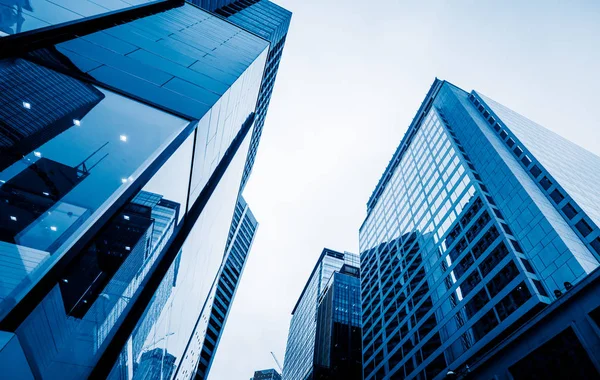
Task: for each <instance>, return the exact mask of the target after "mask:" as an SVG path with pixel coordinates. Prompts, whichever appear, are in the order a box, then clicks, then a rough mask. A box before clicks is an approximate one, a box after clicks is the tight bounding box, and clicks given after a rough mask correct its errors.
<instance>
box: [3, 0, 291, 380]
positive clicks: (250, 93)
mask: <svg viewBox="0 0 600 380" xmlns="http://www.w3.org/2000/svg"><path fill="white" fill-rule="evenodd" d="M101 3H102V4H100V3H98V2H91V1H81V2H72V1H66V0H56V1H52V2H48V1H37V2H30V1H17V2H9V3H7V4H5V5H0V15H1V16H0V31H2V33H1V34H0V119H2V121H1V122H0V156H1V158H0V333H1V334H0V337H1V338H2V342H0V344H1V345H2V347H3V349H2V356H0V370H1V371H2V372H3V373H15V371H17V372H19V373H21V374H24V376H25V375H26V374H28V375H29V376H30V377H35V378H40V379H53V378H61V379H64V378H86V377H90V378H107V377H108V378H112V379H133V378H147V377H148V376H149V374H150V373H152V374H155V375H156V373H157V372H156V371H157V369H160V376H159V375H157V377H160V378H165V379H167V378H190V377H192V376H194V374H195V373H196V369H197V367H198V364H199V361H200V354H201V348H202V345H203V343H204V340H205V335H206V334H207V329H208V321H209V319H210V318H209V317H210V313H211V311H212V310H213V308H212V302H213V300H214V299H215V293H216V291H217V288H218V286H217V281H218V279H219V276H221V273H222V272H223V271H224V270H223V268H224V267H226V266H224V265H223V262H224V258H227V257H229V256H228V255H227V256H225V257H224V255H223V253H224V252H227V251H226V246H227V241H228V231H229V229H230V226H231V222H232V216H233V215H234V209H235V204H236V200H237V198H238V195H239V192H240V188H241V183H242V177H243V176H244V167H245V165H246V162H247V160H248V154H249V147H250V145H251V141H252V136H253V135H254V133H253V131H254V128H255V125H256V120H257V114H258V108H257V107H259V105H260V102H259V98H260V97H261V96H262V95H261V88H262V87H263V78H265V75H266V71H265V70H266V63H267V60H268V58H269V54H270V52H271V51H273V50H272V49H273V48H274V46H272V43H271V41H270V40H268V39H265V38H264V37H262V36H260V35H258V34H257V33H256V32H255V31H248V30H246V28H245V27H243V26H242V27H240V26H237V25H235V24H234V23H232V22H229V21H227V20H223V19H222V17H221V16H217V15H215V14H213V13H210V12H208V11H206V10H203V9H201V8H199V7H197V6H195V5H192V4H189V3H185V2H184V1H179V0H164V1H144V0H135V1H128V2H121V1H116V2H114V1H113V2H109V3H110V4H109V3H107V2H101ZM265 20H267V19H265ZM266 22H267V21H265V23H266ZM288 22H289V17H288ZM225 272H226V270H225ZM8 349H10V352H9V351H7V350H8ZM6 358H10V360H4V359H6ZM14 363H20V367H19V368H14ZM8 369H11V371H13V372H8ZM5 370H6V371H7V372H5Z"/></svg>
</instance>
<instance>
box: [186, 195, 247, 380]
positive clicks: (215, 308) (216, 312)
mask: <svg viewBox="0 0 600 380" xmlns="http://www.w3.org/2000/svg"><path fill="white" fill-rule="evenodd" d="M257 228H258V222H257V221H256V218H255V217H254V214H252V211H251V210H250V208H249V207H248V204H247V203H246V201H245V200H244V198H243V197H242V196H241V195H240V196H239V197H238V201H237V204H236V206H235V211H234V214H233V220H232V221H231V227H230V228H229V236H228V237H227V245H226V246H225V253H224V260H225V261H224V264H223V268H222V269H221V271H220V275H219V279H218V282H217V290H216V292H215V296H214V298H213V300H212V310H211V312H210V319H209V321H208V326H207V327H206V335H205V337H204V343H203V345H202V353H201V354H200V363H199V364H198V370H197V373H196V379H204V378H206V377H207V375H208V372H209V371H210V366H211V365H212V361H213V359H214V357H215V354H216V351H217V347H218V345H219V341H220V340H221V335H222V334H223V330H224V328H225V323H226V322H227V317H228V316H229V310H230V309H231V304H232V303H233V299H234V297H235V294H236V292H237V289H238V285H239V283H240V280H241V277H242V274H243V273H244V268H245V267H246V262H247V260H248V254H249V253H250V248H251V247H252V242H253V241H254V236H255V235H256V230H257Z"/></svg>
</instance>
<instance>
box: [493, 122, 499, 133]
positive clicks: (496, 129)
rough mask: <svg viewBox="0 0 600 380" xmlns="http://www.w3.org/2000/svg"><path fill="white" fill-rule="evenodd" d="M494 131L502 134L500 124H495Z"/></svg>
mask: <svg viewBox="0 0 600 380" xmlns="http://www.w3.org/2000/svg"><path fill="white" fill-rule="evenodd" d="M494 130H495V131H496V132H500V125H498V123H496V124H494Z"/></svg>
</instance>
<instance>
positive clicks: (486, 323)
mask: <svg viewBox="0 0 600 380" xmlns="http://www.w3.org/2000/svg"><path fill="white" fill-rule="evenodd" d="M496 326H498V319H497V318H496V315H495V314H494V309H492V310H490V311H488V312H487V313H485V314H484V315H483V317H481V319H480V320H478V321H477V322H476V323H475V324H474V325H473V335H475V340H479V339H481V338H483V337H484V336H485V335H486V334H487V333H489V332H490V331H492V330H493V329H494V327H496Z"/></svg>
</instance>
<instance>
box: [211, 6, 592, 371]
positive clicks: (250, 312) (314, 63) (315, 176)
mask: <svg viewBox="0 0 600 380" xmlns="http://www.w3.org/2000/svg"><path fill="white" fill-rule="evenodd" d="M276 3H278V4H280V5H282V6H284V7H285V8H287V9H289V10H291V11H292V12H293V13H294V15H293V17H292V24H291V27H290V31H289V33H288V38H287V42H286V47H285V49H284V53H283V60H282V63H281V66H280V69H279V74H278V77H277V82H276V85H275V91H274V95H273V98H272V101H271V105H270V109H269V114H268V116H267V121H266V125H265V130H264V133H263V137H262V141H261V144H260V148H259V151H258V156H257V159H256V165H255V166H254V172H253V174H252V177H251V179H250V182H249V184H248V186H247V188H246V191H245V194H244V195H245V197H246V199H247V201H248V203H249V205H250V207H251V208H252V210H253V212H254V213H255V215H256V217H257V219H258V221H259V223H260V226H259V229H258V234H257V237H256V240H255V242H254V245H253V248H252V251H251V254H250V257H249V261H248V264H247V266H246V270H245V272H244V275H243V277H242V281H241V284H240V288H239V290H238V292H237V296H236V299H235V302H234V304H233V308H232V310H231V313H230V316H229V320H228V322H227V325H226V328H225V332H224V334H223V337H222V339H221V343H220V346H219V348H218V351H217V356H216V359H215V362H214V364H213V368H212V371H211V373H210V376H209V379H210V380H221V379H223V380H229V379H232V380H236V379H249V378H250V377H251V376H252V374H253V372H254V370H258V369H265V368H276V365H275V363H274V361H273V359H272V358H271V355H270V351H273V352H274V353H275V355H276V356H277V357H278V358H279V360H280V362H281V363H282V364H283V360H284V353H285V344H286V341H287V333H288V328H289V321H290V317H291V316H290V313H291V310H292V308H293V306H294V304H295V303H296V301H297V299H298V296H299V295H300V292H301V291H302V288H303V287H304V284H305V283H306V281H307V279H308V275H309V274H310V272H311V270H312V268H313V266H314V265H315V261H316V259H317V257H318V256H319V254H320V253H321V250H322V249H323V247H329V248H332V249H336V250H342V251H343V250H347V251H353V252H357V250H358V228H359V226H360V224H361V223H362V221H363V219H364V217H365V216H366V202H367V200H368V198H369V196H370V195H371V192H372V191H373V189H374V187H375V185H376V183H377V181H378V179H379V177H380V176H381V174H382V173H383V170H384V169H385V167H386V165H387V163H388V161H389V159H390V158H391V156H392V154H393V152H394V150H395V149H396V146H397V145H398V143H399V142H400V139H401V138H402V136H403V134H404V132H405V131H406V128H407V127H408V125H409V123H410V121H411V120H412V118H413V117H414V115H415V113H416V111H417V109H418V107H419V105H420V104H421V101H422V100H423V98H424V97H425V94H426V93H427V90H428V89H429V86H430V85H431V83H432V82H433V80H434V78H435V77H438V78H440V79H446V80H448V81H450V82H452V83H454V84H456V85H457V86H459V87H461V88H463V89H465V90H467V91H470V90H472V89H475V90H477V91H480V92H482V93H483V94H485V95H487V96H489V97H491V98H493V99H494V100H496V101H498V102H500V103H503V104H504V105H506V106H508V107H510V108H512V109H513V110H515V111H517V112H519V113H521V114H523V115H525V116H526V117H528V118H530V119H532V120H534V121H536V122H538V123H540V124H542V125H544V126H545V127H546V128H548V129H551V130H553V131H555V132H557V133H559V134H560V135H562V136H564V137H566V138H568V139H569V140H571V141H573V142H575V143H577V144H579V145H581V146H583V147H584V148H587V149H588V150H590V151H592V152H593V153H595V154H599V155H600V133H599V132H598V128H599V127H600V125H599V124H600V123H599V122H598V116H597V109H598V108H599V107H598V101H599V99H600V97H599V96H598V88H600V75H599V73H598V67H600V63H599V62H600V49H598V46H600V22H598V20H600V2H597V1H569V2H567V1H552V0H546V1H537V0H535V1H533V0H530V1H512V0H505V1H495V2H492V1H400V0H397V1H379V2H372V1H340V0H338V1H333V0H319V1H317V0H303V1H300V0H278V1H276Z"/></svg>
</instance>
